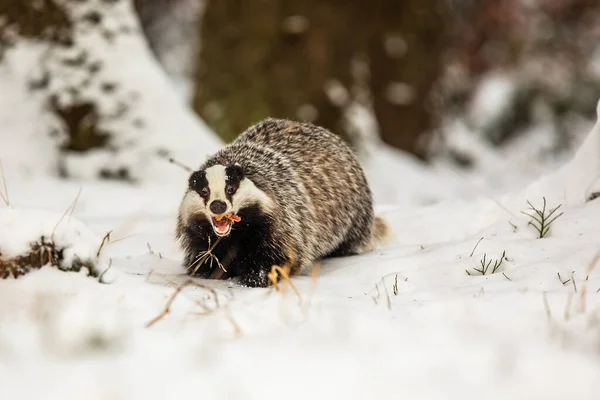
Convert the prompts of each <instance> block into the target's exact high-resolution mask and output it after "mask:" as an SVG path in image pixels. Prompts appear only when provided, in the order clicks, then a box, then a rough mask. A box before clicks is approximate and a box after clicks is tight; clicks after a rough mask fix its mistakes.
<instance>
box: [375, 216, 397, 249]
mask: <svg viewBox="0 0 600 400" xmlns="http://www.w3.org/2000/svg"><path fill="white" fill-rule="evenodd" d="M392 239H393V233H392V229H391V228H390V226H389V224H388V223H387V222H386V221H385V220H384V219H383V217H381V216H375V218H373V227H372V229H371V243H370V247H371V249H376V248H378V247H380V246H385V245H387V244H389V243H390V242H391V241H392Z"/></svg>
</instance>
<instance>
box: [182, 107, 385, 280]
mask: <svg viewBox="0 0 600 400" xmlns="http://www.w3.org/2000/svg"><path fill="white" fill-rule="evenodd" d="M229 213H233V214H236V215H238V216H239V217H240V218H241V220H240V221H239V222H225V223H222V222H217V220H216V219H215V217H217V216H218V215H220V214H229ZM384 234H385V224H384V223H383V221H382V220H379V219H378V218H374V215H373V200H372V194H371V190H370V188H369V186H368V184H367V180H366V178H365V175H364V172H363V170H362V168H361V166H360V165H359V162H358V160H357V158H356V156H355V154H354V153H353V151H352V150H351V149H350V147H349V146H347V145H346V143H345V142H344V141H343V140H342V139H340V138H339V137H338V136H336V135H334V134H333V133H331V132H329V131H328V130H326V129H324V128H321V127H318V126H315V125H312V124H309V123H299V122H293V121H289V120H282V119H271V118H270V119H267V120H264V121H262V122H260V123H258V124H256V125H254V126H252V127H250V128H248V129H247V130H246V131H244V132H243V133H242V134H240V136H239V137H238V138H237V139H236V140H235V141H234V142H233V143H231V144H229V145H227V146H226V147H224V148H223V149H221V150H220V151H218V152H217V153H216V154H214V155H213V156H212V157H210V158H209V159H208V160H207V161H206V162H204V164H203V165H202V166H201V167H200V168H199V169H198V170H197V171H195V172H193V173H192V174H191V176H190V177H189V186H188V188H187V190H186V193H185V195H184V197H183V200H182V202H181V205H180V207H179V214H178V218H177V229H176V237H177V239H178V241H179V243H180V245H181V247H182V249H183V251H184V253H185V260H184V266H185V267H186V268H187V267H188V266H190V265H192V264H193V263H194V261H196V260H197V258H198V254H199V253H200V252H202V251H206V250H207V249H208V246H209V243H215V242H216V240H217V239H218V238H219V237H220V242H219V243H218V244H217V245H216V246H215V247H214V249H213V250H212V254H214V256H215V257H216V258H217V259H218V260H219V261H220V262H221V264H222V265H223V266H224V268H225V269H226V271H227V272H226V273H225V274H223V275H222V276H221V278H227V277H234V276H239V277H240V283H241V284H243V285H246V286H250V287H265V286H267V285H268V283H269V280H268V276H267V275H268V273H269V272H270V271H271V268H272V266H273V265H278V266H281V267H288V268H289V271H290V273H291V274H299V273H306V272H310V271H311V269H312V265H313V262H314V261H316V260H319V259H323V258H328V257H341V256H349V255H356V254H359V253H362V252H365V251H369V250H371V249H372V245H373V240H374V239H376V238H381V237H383V235H384ZM196 268H197V270H196V272H195V273H194V274H195V275H196V276H200V277H205V278H208V277H214V276H215V275H213V274H214V273H215V269H218V268H220V267H219V266H218V265H217V263H216V262H213V263H210V262H209V261H206V262H204V264H202V265H200V266H198V265H196V266H195V267H194V268H187V271H188V273H192V271H193V269H196Z"/></svg>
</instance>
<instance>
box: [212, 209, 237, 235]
mask: <svg viewBox="0 0 600 400" xmlns="http://www.w3.org/2000/svg"><path fill="white" fill-rule="evenodd" d="M241 220H242V219H241V218H240V217H239V216H237V215H235V214H233V213H230V214H221V215H217V216H216V217H213V218H212V223H213V226H214V228H215V233H216V234H217V235H219V236H227V235H228V234H229V231H230V230H231V226H232V225H233V224H234V223H235V222H240V221H241Z"/></svg>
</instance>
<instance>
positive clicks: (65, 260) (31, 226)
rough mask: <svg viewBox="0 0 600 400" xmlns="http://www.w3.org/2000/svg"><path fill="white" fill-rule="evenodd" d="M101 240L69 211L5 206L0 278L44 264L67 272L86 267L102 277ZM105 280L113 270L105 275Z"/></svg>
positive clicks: (1, 211) (0, 226) (0, 238)
mask: <svg viewBox="0 0 600 400" xmlns="http://www.w3.org/2000/svg"><path fill="white" fill-rule="evenodd" d="M67 211H70V210H67ZM101 244H102V239H101V238H99V237H97V236H96V235H95V234H94V233H93V232H92V231H90V230H89V229H88V228H87V227H86V226H85V225H84V224H83V223H82V222H80V221H78V220H77V219H75V218H72V216H71V215H68V214H67V212H65V213H63V214H62V215H61V214H59V213H55V212H51V211H47V210H42V209H27V208H13V207H5V208H1V209H0V277H2V278H7V277H11V276H12V277H13V278H18V277H19V276H21V275H25V274H27V273H28V272H30V271H32V270H34V269H39V268H42V267H45V266H49V265H52V266H55V267H58V268H59V269H61V270H64V271H77V272H78V271H81V270H82V269H84V270H87V273H88V274H89V275H92V276H95V277H100V276H101V274H102V273H103V272H104V271H105V270H106V272H107V273H109V271H108V269H107V267H106V266H104V268H103V267H102V265H101V263H99V260H98V258H99V253H100V252H101ZM102 278H103V281H105V280H112V279H114V273H113V272H112V271H111V272H110V273H109V275H107V274H103V275H102Z"/></svg>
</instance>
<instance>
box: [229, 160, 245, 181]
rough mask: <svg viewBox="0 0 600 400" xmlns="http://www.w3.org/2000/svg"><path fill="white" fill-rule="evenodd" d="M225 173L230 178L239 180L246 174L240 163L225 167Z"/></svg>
mask: <svg viewBox="0 0 600 400" xmlns="http://www.w3.org/2000/svg"><path fill="white" fill-rule="evenodd" d="M225 173H226V174H227V177H228V179H230V180H233V181H238V182H239V181H241V180H242V179H244V177H245V176H246V174H245V172H244V168H243V167H242V166H241V165H240V164H238V163H235V164H229V165H228V166H227V167H226V168H225Z"/></svg>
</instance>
